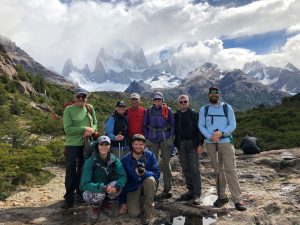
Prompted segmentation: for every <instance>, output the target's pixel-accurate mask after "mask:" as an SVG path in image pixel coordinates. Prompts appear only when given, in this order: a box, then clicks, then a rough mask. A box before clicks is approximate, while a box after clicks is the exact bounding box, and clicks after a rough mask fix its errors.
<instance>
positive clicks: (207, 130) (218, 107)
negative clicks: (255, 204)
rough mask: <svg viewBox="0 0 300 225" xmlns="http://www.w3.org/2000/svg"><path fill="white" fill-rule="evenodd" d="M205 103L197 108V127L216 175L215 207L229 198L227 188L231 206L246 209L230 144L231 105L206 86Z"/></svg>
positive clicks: (232, 125) (215, 88)
mask: <svg viewBox="0 0 300 225" xmlns="http://www.w3.org/2000/svg"><path fill="white" fill-rule="evenodd" d="M208 100H209V104H208V105H206V106H203V107H201V109H200V112H199V124H198V126H199V129H200V131H201V133H202V134H203V135H204V136H205V138H206V148H207V151H208V154H209V156H210V159H211V162H212V165H213V168H214V170H215V173H216V174H217V179H216V183H217V192H218V199H217V200H216V201H215V202H214V203H213V205H214V206H215V207H222V206H223V205H224V204H226V203H227V202H228V201H229V199H228V198H227V196H226V193H225V189H226V185H227V183H228V187H229V191H230V193H231V197H232V200H233V202H234V204H235V208H236V209H237V210H239V211H244V210H246V207H245V205H244V203H243V202H242V199H241V195H242V193H241V189H240V185H239V180H238V176H237V173H236V162H235V149H234V146H233V144H232V143H231V139H232V138H231V133H232V132H233V131H234V130H235V128H236V120H235V115H234V111H233V109H232V107H231V106H230V105H229V104H226V103H224V102H221V101H220V90H219V89H218V88H217V87H210V88H209V90H208Z"/></svg>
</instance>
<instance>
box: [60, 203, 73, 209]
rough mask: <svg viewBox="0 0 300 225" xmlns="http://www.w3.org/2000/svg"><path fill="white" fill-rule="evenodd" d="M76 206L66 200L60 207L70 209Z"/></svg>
mask: <svg viewBox="0 0 300 225" xmlns="http://www.w3.org/2000/svg"><path fill="white" fill-rule="evenodd" d="M73 207H74V203H72V202H64V203H63V204H62V205H61V206H60V208H61V209H70V208H73Z"/></svg>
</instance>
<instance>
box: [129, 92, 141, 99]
mask: <svg viewBox="0 0 300 225" xmlns="http://www.w3.org/2000/svg"><path fill="white" fill-rule="evenodd" d="M132 98H137V99H141V96H140V95H139V94H138V93H132V94H131V95H130V99H132Z"/></svg>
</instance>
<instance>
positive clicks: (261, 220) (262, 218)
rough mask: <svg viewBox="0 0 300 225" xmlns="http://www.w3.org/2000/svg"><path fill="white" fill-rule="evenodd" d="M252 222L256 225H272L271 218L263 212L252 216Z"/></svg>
mask: <svg viewBox="0 0 300 225" xmlns="http://www.w3.org/2000/svg"><path fill="white" fill-rule="evenodd" d="M254 221H255V224H256V225H273V223H272V220H271V217H270V216H269V215H267V214H266V213H265V212H262V213H258V214H256V215H254Z"/></svg>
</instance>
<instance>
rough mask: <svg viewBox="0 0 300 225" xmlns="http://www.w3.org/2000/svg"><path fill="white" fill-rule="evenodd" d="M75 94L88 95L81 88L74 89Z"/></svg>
mask: <svg viewBox="0 0 300 225" xmlns="http://www.w3.org/2000/svg"><path fill="white" fill-rule="evenodd" d="M75 94H76V95H79V94H84V95H88V91H87V90H85V89H83V88H81V87H78V88H76V89H75Z"/></svg>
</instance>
